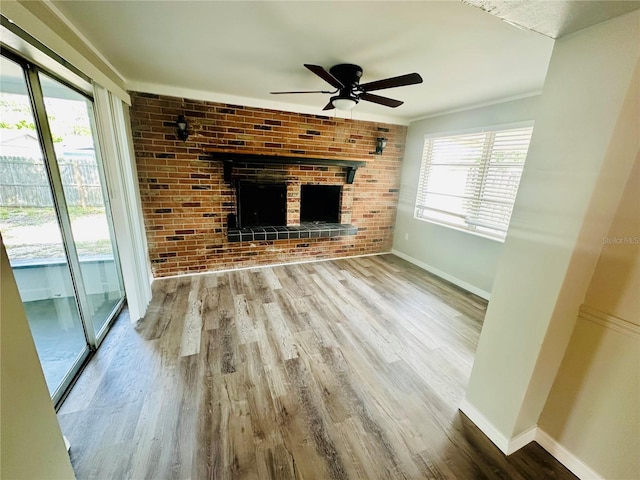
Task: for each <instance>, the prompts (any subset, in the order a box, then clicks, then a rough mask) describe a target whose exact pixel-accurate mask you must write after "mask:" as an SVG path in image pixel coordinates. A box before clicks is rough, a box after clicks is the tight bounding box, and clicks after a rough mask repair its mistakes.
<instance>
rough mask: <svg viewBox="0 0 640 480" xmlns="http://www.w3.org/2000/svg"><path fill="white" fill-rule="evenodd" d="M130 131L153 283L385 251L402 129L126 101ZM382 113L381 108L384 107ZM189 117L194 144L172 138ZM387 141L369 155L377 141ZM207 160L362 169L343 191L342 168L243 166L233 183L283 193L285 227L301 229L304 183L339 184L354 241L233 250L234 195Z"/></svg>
mask: <svg viewBox="0 0 640 480" xmlns="http://www.w3.org/2000/svg"><path fill="white" fill-rule="evenodd" d="M131 98H132V102H133V103H132V108H131V126H132V131H133V140H134V149H135V154H136V162H137V167H138V175H139V182H140V194H141V198H142V210H143V215H144V222H145V229H146V233H147V240H148V244H149V256H150V258H151V263H152V268H153V274H154V276H156V277H161V276H167V275H177V274H183V273H190V272H196V271H207V270H223V269H229V268H238V267H246V266H254V265H267V264H274V263H288V262H294V261H300V260H310V259H313V258H337V257H345V256H352V255H361V254H367V253H378V252H386V251H389V250H390V249H391V244H392V239H393V225H394V221H395V215H396V206H397V203H398V189H399V184H400V165H401V160H402V156H403V151H404V144H405V137H406V133H407V129H406V127H404V126H400V125H391V124H381V123H374V122H364V121H358V120H347V119H339V118H333V117H328V116H320V115H305V114H298V113H290V112H282V111H277V110H266V109H260V108H250V107H243V106H236V105H226V104H220V103H213V102H205V101H196V100H189V99H183V98H175V97H166V96H159V95H152V94H145V93H136V92H132V94H131ZM381 108H382V107H381ZM180 114H182V115H185V117H186V119H187V121H188V122H189V131H190V133H191V136H190V137H189V138H188V140H187V141H186V142H182V141H181V140H179V139H178V138H177V137H176V129H175V122H176V119H177V117H178V115H180ZM380 136H384V137H386V138H388V140H389V141H388V144H387V147H386V149H385V151H384V153H383V154H382V155H374V154H373V153H371V152H373V151H374V150H375V139H376V137H380ZM208 151H233V152H244V153H261V154H277V155H284V156H287V155H288V156H298V157H300V156H303V157H304V156H307V157H317V158H339V159H344V160H364V161H367V165H366V167H361V168H359V169H358V171H357V173H356V177H355V181H354V183H353V184H351V185H345V172H344V170H343V169H342V168H340V167H333V166H306V165H293V166H292V165H289V166H285V165H277V166H266V167H264V168H261V167H260V166H255V165H244V166H240V167H236V168H234V170H233V174H234V178H239V179H251V180H256V181H277V182H285V183H286V184H287V195H288V197H289V198H288V203H287V204H288V208H287V221H288V222H289V223H290V224H295V223H297V222H298V221H299V196H300V184H303V183H316V184H333V185H343V194H342V201H341V221H342V222H343V223H351V224H353V225H355V226H357V227H358V234H357V235H355V236H346V237H336V238H313V239H305V240H304V241H302V240H275V241H261V242H240V243H229V242H227V239H226V221H227V215H228V214H229V213H235V191H234V189H233V187H232V186H231V185H229V184H228V183H226V182H225V181H224V179H223V175H222V164H221V163H220V162H217V161H211V160H209V159H208V158H209V157H208V155H207V152H208Z"/></svg>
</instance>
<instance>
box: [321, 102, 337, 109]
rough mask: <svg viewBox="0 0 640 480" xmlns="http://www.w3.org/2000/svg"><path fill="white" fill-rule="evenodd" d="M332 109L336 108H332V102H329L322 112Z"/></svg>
mask: <svg viewBox="0 0 640 480" xmlns="http://www.w3.org/2000/svg"><path fill="white" fill-rule="evenodd" d="M334 108H336V107H334V106H333V102H331V101H329V103H327V104H326V105H325V106H324V108H323V109H322V110H333V109H334Z"/></svg>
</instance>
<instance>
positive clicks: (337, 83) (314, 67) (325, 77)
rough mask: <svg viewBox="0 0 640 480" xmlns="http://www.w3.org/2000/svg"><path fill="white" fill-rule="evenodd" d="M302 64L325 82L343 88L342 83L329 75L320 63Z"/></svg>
mask: <svg viewBox="0 0 640 480" xmlns="http://www.w3.org/2000/svg"><path fill="white" fill-rule="evenodd" d="M304 66H305V67H307V68H308V69H309V70H311V71H312V72H313V73H315V74H316V75H317V76H319V77H320V78H321V79H323V80H324V81H325V82H327V83H328V84H329V85H331V86H333V87H335V88H344V85H343V84H342V82H341V81H340V80H338V79H337V78H336V77H334V76H333V75H331V74H330V73H329V72H327V71H326V70H325V69H324V68H323V67H321V66H320V65H310V64H308V63H305V64H304Z"/></svg>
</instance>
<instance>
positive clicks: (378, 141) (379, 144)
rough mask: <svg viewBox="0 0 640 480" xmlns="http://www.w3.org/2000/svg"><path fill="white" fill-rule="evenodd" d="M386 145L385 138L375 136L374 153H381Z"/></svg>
mask: <svg viewBox="0 0 640 480" xmlns="http://www.w3.org/2000/svg"><path fill="white" fill-rule="evenodd" d="M386 146H387V139H386V138H384V137H378V138H376V155H382V152H383V151H384V147H386Z"/></svg>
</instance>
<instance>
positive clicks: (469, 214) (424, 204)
mask: <svg viewBox="0 0 640 480" xmlns="http://www.w3.org/2000/svg"><path fill="white" fill-rule="evenodd" d="M532 131H533V124H532V123H528V124H527V125H526V126H525V125H517V126H513V125H511V126H506V127H493V128H491V129H483V130H482V131H475V132H472V133H462V134H455V135H446V136H428V137H427V138H425V142H424V151H423V154H422V168H421V170H420V182H419V185H418V194H417V197H416V209H415V218H417V219H420V220H426V221H429V222H433V223H437V224H440V225H445V226H449V227H453V228H457V229H463V230H467V231H471V232H474V233H476V234H479V235H482V236H486V237H489V238H493V239H497V240H501V241H504V238H505V236H506V234H507V229H508V228H509V221H510V219H511V212H512V210H513V204H514V202H515V199H516V193H517V192H518V185H519V184H520V176H521V175H522V169H523V168H524V162H525V159H526V157H527V150H528V148H529V142H530V140H531V133H532Z"/></svg>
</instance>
